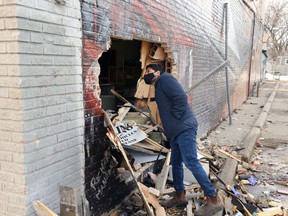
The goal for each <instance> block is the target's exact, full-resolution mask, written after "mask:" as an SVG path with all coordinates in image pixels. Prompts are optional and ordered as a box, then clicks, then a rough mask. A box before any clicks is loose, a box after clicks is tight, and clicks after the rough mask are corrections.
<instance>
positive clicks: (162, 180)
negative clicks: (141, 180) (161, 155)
mask: <svg viewBox="0 0 288 216" xmlns="http://www.w3.org/2000/svg"><path fill="white" fill-rule="evenodd" d="M170 159H171V151H169V152H168V154H167V156H166V161H165V164H164V165H163V168H162V170H161V173H160V174H159V175H158V178H157V181H156V186H155V188H156V189H158V190H159V191H160V194H161V195H162V194H163V191H164V189H165V185H166V181H167V177H168V173H169V167H170Z"/></svg>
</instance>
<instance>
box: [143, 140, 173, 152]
mask: <svg viewBox="0 0 288 216" xmlns="http://www.w3.org/2000/svg"><path fill="white" fill-rule="evenodd" d="M144 141H145V142H147V143H149V144H150V145H152V146H154V147H156V148H158V149H160V150H161V152H164V153H168V152H169V151H170V150H169V149H167V148H165V147H164V146H162V145H160V144H159V143H157V142H155V141H154V140H152V139H150V138H145V139H144Z"/></svg>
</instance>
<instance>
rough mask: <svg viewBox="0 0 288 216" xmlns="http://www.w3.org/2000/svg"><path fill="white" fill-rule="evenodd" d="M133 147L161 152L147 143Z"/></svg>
mask: <svg viewBox="0 0 288 216" xmlns="http://www.w3.org/2000/svg"><path fill="white" fill-rule="evenodd" d="M132 146H136V147H138V148H144V149H148V150H153V151H158V152H160V150H159V149H158V148H156V147H154V146H151V145H147V143H146V144H145V143H134V144H133V145H132Z"/></svg>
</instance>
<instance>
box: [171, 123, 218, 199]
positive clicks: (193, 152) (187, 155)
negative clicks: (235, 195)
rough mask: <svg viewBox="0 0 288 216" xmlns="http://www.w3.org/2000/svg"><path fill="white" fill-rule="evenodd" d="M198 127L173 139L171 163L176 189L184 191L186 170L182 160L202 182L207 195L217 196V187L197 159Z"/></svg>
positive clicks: (201, 184)
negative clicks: (215, 187)
mask: <svg viewBox="0 0 288 216" xmlns="http://www.w3.org/2000/svg"><path fill="white" fill-rule="evenodd" d="M196 134H197V129H194V128H192V129H189V130H186V131H184V132H182V133H180V134H179V135H178V136H177V137H175V138H174V139H172V140H171V142H170V145H171V164H172V173H173V184H174V188H175V190H176V191H179V192H182V191H184V189H185V188H184V183H183V180H184V171H183V165H182V162H183V163H184V164H185V166H186V167H187V168H188V169H189V170H190V171H191V172H192V173H193V175H194V177H195V179H196V180H197V181H198V183H199V184H200V186H201V188H202V189H203V191H204V195H205V196H209V197H211V196H215V195H216V193H215V189H214V187H213V185H212V183H211V181H210V180H209V178H208V176H207V174H206V172H205V170H204V169H203V167H202V165H201V164H200V162H199V160H198V159H197V146H196Z"/></svg>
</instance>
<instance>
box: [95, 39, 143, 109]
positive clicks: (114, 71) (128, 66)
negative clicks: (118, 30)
mask: <svg viewBox="0 0 288 216" xmlns="http://www.w3.org/2000/svg"><path fill="white" fill-rule="evenodd" d="M140 50H141V41H137V40H132V41H125V40H119V39H112V43H111V48H110V49H109V50H108V51H107V52H104V53H103V54H102V56H101V58H100V59H99V64H100V67H101V73H100V77H99V81H100V87H101V99H102V108H103V109H104V110H114V111H117V109H118V108H119V104H123V103H121V101H118V100H117V98H115V96H113V95H112V94H111V93H110V90H111V89H113V90H115V91H116V92H118V93H119V94H121V95H122V96H123V97H124V98H126V99H127V100H129V101H130V102H131V103H133V100H134V97H133V96H134V94H135V91H136V84H137V80H138V79H139V77H140V76H141V62H140Z"/></svg>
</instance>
